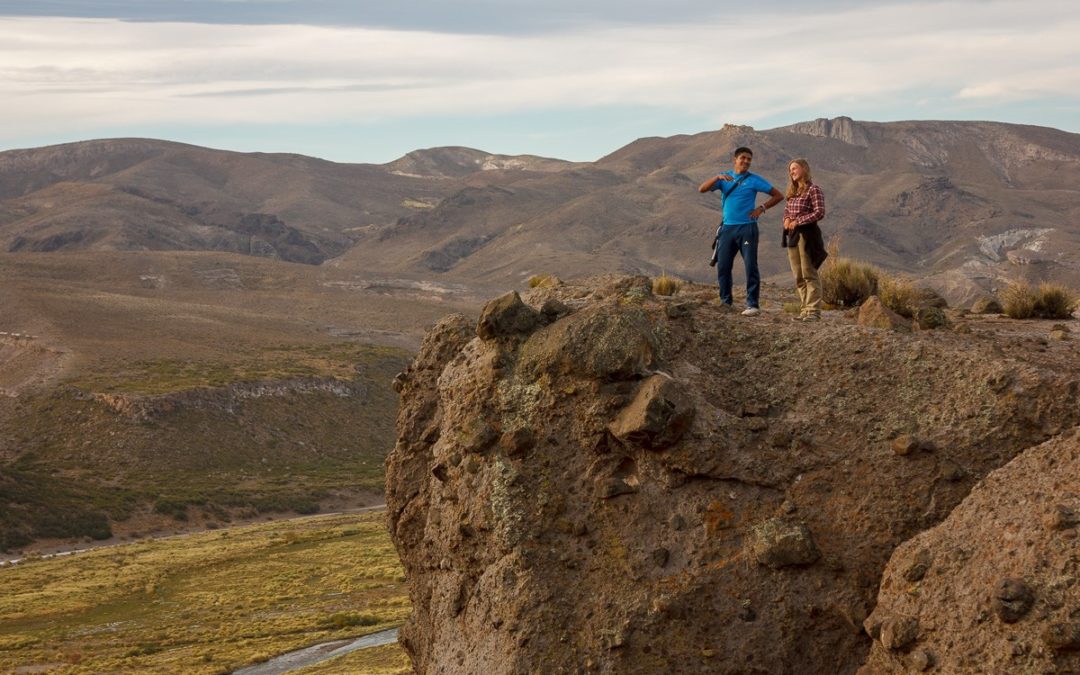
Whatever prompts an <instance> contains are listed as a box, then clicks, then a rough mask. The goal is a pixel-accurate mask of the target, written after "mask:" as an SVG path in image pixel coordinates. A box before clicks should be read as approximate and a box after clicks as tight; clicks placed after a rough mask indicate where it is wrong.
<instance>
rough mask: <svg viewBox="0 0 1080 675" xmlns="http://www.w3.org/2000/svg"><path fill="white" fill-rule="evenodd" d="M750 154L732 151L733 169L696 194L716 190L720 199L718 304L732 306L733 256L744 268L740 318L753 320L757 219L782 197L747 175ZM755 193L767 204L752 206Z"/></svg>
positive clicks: (761, 180) (743, 150)
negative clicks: (763, 196) (765, 198)
mask: <svg viewBox="0 0 1080 675" xmlns="http://www.w3.org/2000/svg"><path fill="white" fill-rule="evenodd" d="M753 160H754V153H753V152H752V151H751V150H750V148H746V147H741V148H738V149H737V150H735V155H734V167H733V169H732V170H731V171H724V172H722V173H719V174H717V175H715V176H713V177H712V178H710V179H708V180H707V181H705V182H704V183H702V184H701V187H699V188H698V192H712V191H713V190H719V191H720V194H721V195H723V200H724V202H723V203H724V206H723V220H721V222H720V232H719V234H718V236H717V241H716V280H717V283H718V284H719V285H720V302H722V303H724V304H725V305H727V306H728V307H730V306H731V305H732V302H733V299H732V295H731V268H732V266H733V265H734V264H735V254H736V253H739V254H740V255H742V259H743V266H744V267H745V268H746V309H745V310H743V316H757V315H758V314H760V313H761V310H760V309H759V308H758V304H759V297H760V295H761V272H760V271H758V262H757V250H758V223H757V221H758V218H760V217H761V216H763V215H765V212H766V211H768V210H769V208H771V207H772V206H775V205H776V204H779V203H780V202H781V201H782V200H783V199H784V196H783V195H782V194H780V191H779V190H777V189H776V188H774V187H773V186H772V185H771V184H770V183H769V181H767V180H765V179H764V178H762V177H761V176H759V175H757V174H754V173H750V162H752V161H753ZM759 192H764V193H765V194H767V195H769V199H768V201H766V202H765V203H763V204H761V205H760V206H754V202H756V201H757V195H758V193H759Z"/></svg>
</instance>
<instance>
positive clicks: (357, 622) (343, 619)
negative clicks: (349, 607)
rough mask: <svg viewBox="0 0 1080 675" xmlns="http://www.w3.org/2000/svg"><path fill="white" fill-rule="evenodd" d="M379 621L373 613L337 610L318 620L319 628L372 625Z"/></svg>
mask: <svg viewBox="0 0 1080 675" xmlns="http://www.w3.org/2000/svg"><path fill="white" fill-rule="evenodd" d="M380 621H381V619H379V617H377V616H375V615H373V614H358V613H356V612H338V613H336V614H331V615H330V616H327V617H324V618H323V619H322V620H321V621H319V626H320V627H321V628H349V627H351V626H374V625H376V624H378V623H379V622H380Z"/></svg>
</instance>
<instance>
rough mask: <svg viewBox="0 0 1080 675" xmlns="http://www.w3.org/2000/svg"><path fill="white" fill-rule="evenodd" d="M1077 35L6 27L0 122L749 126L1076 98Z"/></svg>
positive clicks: (923, 10) (913, 14) (892, 28)
mask: <svg viewBox="0 0 1080 675" xmlns="http://www.w3.org/2000/svg"><path fill="white" fill-rule="evenodd" d="M798 11H804V13H802V14H798V13H796V12H798ZM1077 34H1080V15H1078V14H1077V13H1076V12H1075V11H1073V10H1072V7H1071V6H1070V5H1069V4H1068V3H1064V2H1059V1H1055V0H1032V2H1029V3H1025V4H1024V5H1018V4H1017V3H1013V2H978V1H973V0H968V1H957V2H944V3H941V2H936V3H924V4H911V3H905V4H893V5H885V6H879V7H864V8H858V7H857V8H852V9H845V10H836V11H832V12H830V13H823V12H820V11H814V10H812V9H807V10H795V9H790V8H789V9H786V10H784V12H783V13H776V14H772V15H769V14H764V13H760V14H756V15H754V16H750V15H746V14H742V15H733V16H731V17H730V18H720V19H708V20H703V21H702V22H699V23H694V24H685V25H670V24H669V25H663V26H656V27H647V26H642V25H637V26H609V27H598V26H592V27H587V28H581V29H578V30H576V31H564V32H559V33H548V34H539V35H531V36H510V35H505V36H496V35H487V36H479V35H468V34H461V33H437V32H419V31H394V30H381V29H369V28H360V27H339V28H333V27H316V26H302V25H254V26H245V25H214V24H195V23H153V22H135V23H132V22H123V21H115V20H109V19H93V20H87V19H59V18H54V19H40V18H23V19H13V18H2V17H0V78H2V80H3V91H4V94H3V96H4V104H3V105H0V128H3V129H6V130H7V131H6V132H5V133H6V135H7V136H8V137H12V136H13V134H20V133H21V134H24V135H31V134H35V133H36V134H40V133H44V132H46V131H48V130H55V129H56V128H78V129H92V128H94V127H95V126H96V125H109V126H111V127H114V128H115V127H117V126H122V125H125V124H130V125H142V126H146V125H152V124H157V123H174V124H175V123H184V124H189V125H197V124H228V123H252V124H258V123H267V124H270V123H290V122H297V121H301V120H302V121H304V122H306V123H311V122H322V121H325V122H333V121H341V120H379V119H387V118H400V117H402V116H439V115H470V114H477V115H480V114H491V113H493V112H494V113H498V112H504V113H505V112H514V111H524V110H534V109H541V108H542V109H551V108H560V107H589V106H656V107H666V108H671V109H677V110H681V111H686V112H689V113H696V114H705V115H708V116H709V117H710V118H711V119H714V120H715V121H716V122H717V123H718V124H719V123H721V122H737V123H750V124H755V123H757V122H758V121H759V120H763V119H775V118H777V117H783V116H784V115H785V114H786V113H788V112H792V114H794V112H793V111H804V110H836V109H837V108H839V109H840V111H847V110H851V111H854V110H867V109H870V110H872V109H877V110H888V109H889V108H890V106H901V105H912V104H916V105H917V104H918V103H919V102H920V101H922V102H924V103H923V105H924V106H926V107H933V106H941V107H942V108H943V109H947V106H949V105H951V104H952V103H954V102H958V103H960V104H963V103H969V102H972V101H978V102H980V103H981V104H987V103H989V104H991V105H992V104H993V103H995V102H1002V103H1006V102H1012V101H1017V100H1029V99H1038V98H1039V97H1049V96H1053V97H1055V98H1057V99H1058V100H1060V98H1061V97H1062V96H1063V95H1065V96H1070V97H1073V98H1072V99H1071V100H1072V101H1073V104H1075V103H1076V101H1077V99H1076V98H1075V97H1076V96H1077V94H1076V92H1078V91H1080V70H1078V68H1077V67H1075V66H1073V65H1072V64H1074V63H1077V62H1078V61H1080V59H1078V58H1077V57H1078V56H1080V50H1078V48H1077V47H1076V46H1075V36H1076V35H1077ZM940 116H941V117H945V116H947V115H945V114H943V115H940Z"/></svg>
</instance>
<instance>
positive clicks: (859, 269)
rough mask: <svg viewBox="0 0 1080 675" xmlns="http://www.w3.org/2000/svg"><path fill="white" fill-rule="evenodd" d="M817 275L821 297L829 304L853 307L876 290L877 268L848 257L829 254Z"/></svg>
mask: <svg viewBox="0 0 1080 675" xmlns="http://www.w3.org/2000/svg"><path fill="white" fill-rule="evenodd" d="M818 276H819V278H820V280H821V298H822V300H824V301H825V302H826V303H828V304H830V305H836V306H839V307H854V306H856V305H860V304H862V303H863V302H864V301H865V300H866V299H867V298H869V297H870V296H871V295H876V294H877V291H878V277H879V273H878V271H877V269H875V268H874V267H873V266H871V265H865V264H863V263H859V262H856V261H854V260H850V259H848V258H833V257H832V256H830V257H829V259H828V260H826V261H825V264H824V265H822V267H821V270H820V271H819V272H818Z"/></svg>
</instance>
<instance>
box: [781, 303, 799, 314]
mask: <svg viewBox="0 0 1080 675" xmlns="http://www.w3.org/2000/svg"><path fill="white" fill-rule="evenodd" d="M784 311H785V312H787V313H788V314H798V313H799V312H800V311H802V305H800V304H799V303H797V302H785V303H784Z"/></svg>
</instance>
